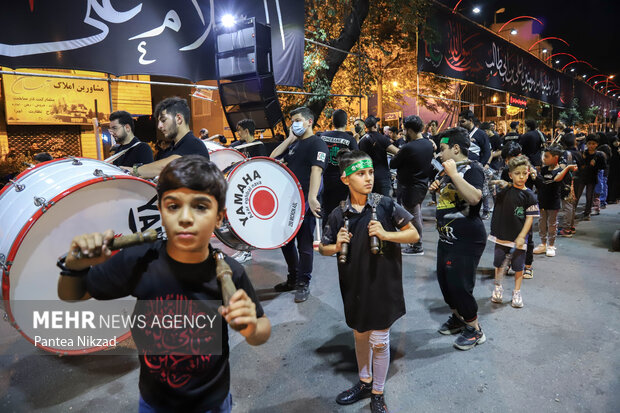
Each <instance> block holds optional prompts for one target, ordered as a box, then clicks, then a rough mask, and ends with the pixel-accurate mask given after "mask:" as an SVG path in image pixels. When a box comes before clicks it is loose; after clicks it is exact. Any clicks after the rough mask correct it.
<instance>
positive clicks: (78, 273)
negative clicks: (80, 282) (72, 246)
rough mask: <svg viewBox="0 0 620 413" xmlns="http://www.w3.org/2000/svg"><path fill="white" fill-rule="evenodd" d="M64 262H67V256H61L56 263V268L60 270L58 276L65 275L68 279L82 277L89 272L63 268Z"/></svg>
mask: <svg viewBox="0 0 620 413" xmlns="http://www.w3.org/2000/svg"><path fill="white" fill-rule="evenodd" d="M66 260H67V254H65V255H62V256H61V257H59V258H58V261H56V266H57V267H58V268H60V275H66V276H69V277H83V276H85V275H86V274H87V273H88V270H89V269H88V268H86V269H83V270H79V271H74V270H70V269H68V268H67V267H66V266H65V261H66Z"/></svg>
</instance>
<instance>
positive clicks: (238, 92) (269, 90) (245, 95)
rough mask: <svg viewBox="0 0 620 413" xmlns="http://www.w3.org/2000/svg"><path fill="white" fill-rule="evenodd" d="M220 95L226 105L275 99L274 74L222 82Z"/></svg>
mask: <svg viewBox="0 0 620 413" xmlns="http://www.w3.org/2000/svg"><path fill="white" fill-rule="evenodd" d="M220 97H221V99H222V104H223V105H224V106H231V105H240V104H242V103H251V102H262V101H263V100H270V99H275V98H276V84H275V80H274V78H273V76H260V77H257V78H251V79H245V80H238V81H234V82H228V83H220Z"/></svg>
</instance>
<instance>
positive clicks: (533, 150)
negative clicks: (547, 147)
mask: <svg viewBox="0 0 620 413" xmlns="http://www.w3.org/2000/svg"><path fill="white" fill-rule="evenodd" d="M525 126H526V127H527V132H525V133H524V134H523V135H521V137H520V138H519V145H521V148H522V150H523V155H525V156H527V157H528V158H529V160H530V163H531V164H532V165H533V166H534V167H535V168H536V169H537V170H540V167H541V166H542V148H543V144H544V142H545V138H544V136H543V134H542V133H541V132H540V131H539V130H538V122H536V121H535V120H534V119H528V120H526V121H525Z"/></svg>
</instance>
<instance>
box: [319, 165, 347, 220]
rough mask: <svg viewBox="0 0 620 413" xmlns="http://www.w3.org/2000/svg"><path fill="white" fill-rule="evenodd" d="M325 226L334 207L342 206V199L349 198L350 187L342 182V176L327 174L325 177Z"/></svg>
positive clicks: (323, 208) (323, 207)
mask: <svg viewBox="0 0 620 413" xmlns="http://www.w3.org/2000/svg"><path fill="white" fill-rule="evenodd" d="M323 185H324V186H323V205H322V210H323V227H325V225H327V218H328V217H329V214H331V213H332V211H333V210H334V208H336V207H338V206H340V201H344V200H345V199H347V196H348V195H349V187H348V186H346V185H345V184H343V183H342V181H341V180H340V177H333V176H325V177H324V179H323Z"/></svg>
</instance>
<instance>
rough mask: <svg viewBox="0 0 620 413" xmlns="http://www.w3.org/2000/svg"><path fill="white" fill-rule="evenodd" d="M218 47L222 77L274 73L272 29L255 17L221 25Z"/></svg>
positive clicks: (232, 77)
mask: <svg viewBox="0 0 620 413" xmlns="http://www.w3.org/2000/svg"><path fill="white" fill-rule="evenodd" d="M216 46H217V71H218V77H219V79H236V78H239V77H242V76H244V75H249V74H269V73H271V72H272V67H271V28H270V27H269V26H266V25H264V24H262V23H257V22H256V19H254V18H250V19H245V20H243V21H240V22H237V23H235V25H234V26H232V27H223V26H221V25H220V26H217V35H216Z"/></svg>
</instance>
